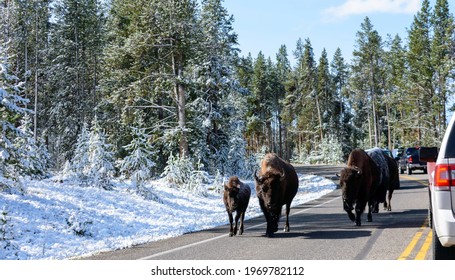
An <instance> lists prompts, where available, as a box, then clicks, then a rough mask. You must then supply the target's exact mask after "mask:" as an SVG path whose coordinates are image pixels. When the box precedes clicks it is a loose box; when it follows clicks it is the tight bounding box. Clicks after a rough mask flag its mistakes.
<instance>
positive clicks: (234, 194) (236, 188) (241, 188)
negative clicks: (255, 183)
mask: <svg viewBox="0 0 455 280" xmlns="http://www.w3.org/2000/svg"><path fill="white" fill-rule="evenodd" d="M250 196H251V189H250V187H249V186H248V185H245V184H244V183H242V182H241V181H240V180H239V178H237V176H232V177H230V178H229V181H228V182H227V184H225V185H224V195H223V202H224V205H225V206H226V211H227V213H228V216H229V223H230V225H231V228H230V230H229V236H234V235H237V231H238V223H239V219H240V231H239V235H242V233H243V220H244V219H245V212H246V208H247V207H248V202H249V201H250ZM234 212H236V214H235V227H234V226H233V221H234V219H233V217H232V213H234Z"/></svg>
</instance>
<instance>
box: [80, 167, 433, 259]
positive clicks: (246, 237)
mask: <svg viewBox="0 0 455 280" xmlns="http://www.w3.org/2000/svg"><path fill="white" fill-rule="evenodd" d="M341 167H342V166H330V165H324V166H296V169H297V170H298V172H299V173H305V174H316V175H320V176H324V177H327V178H330V179H332V180H334V181H335V183H337V184H338V181H337V179H336V177H335V176H334V175H335V173H337V172H339V171H340V169H341ZM426 178H427V175H423V174H413V175H400V181H401V188H400V189H399V190H396V191H395V192H394V195H393V199H392V211H391V212H387V211H384V210H382V207H381V210H380V212H379V213H378V214H373V222H370V223H368V222H366V214H364V215H363V216H362V226H361V227H357V226H355V225H354V224H353V223H352V222H351V221H350V220H349V218H348V216H347V214H346V213H345V212H344V211H343V209H342V202H341V198H340V195H341V191H340V189H337V190H335V191H333V192H331V193H329V194H327V195H325V196H323V197H322V198H320V199H317V200H315V201H311V202H309V203H305V204H302V205H299V206H297V207H294V208H292V209H291V216H290V228H291V231H290V232H288V233H285V232H283V231H282V230H281V229H282V228H283V226H284V223H283V218H282V220H281V222H280V224H279V227H280V231H279V232H277V233H276V234H275V237H274V238H266V237H265V236H264V235H265V227H266V226H265V223H264V221H265V220H264V218H263V217H258V218H253V219H249V220H246V221H245V232H244V234H243V235H242V236H235V237H228V232H229V229H228V227H227V226H222V227H217V228H214V229H211V230H205V231H200V232H195V233H191V234H185V235H183V236H179V237H175V238H170V239H166V240H162V241H158V242H152V243H147V244H143V245H139V246H135V247H132V248H127V249H123V250H117V251H112V252H105V253H100V254H97V255H94V256H91V257H89V258H85V259H99V260H101V259H103V260H137V259H145V260H151V259H159V260H167V259H173V260H186V259H191V260H230V259H232V260H241V259H251V260H258V259H269V260H270V259H282V260H285V259H292V260H300V259H304V260H397V259H432V252H431V238H432V236H431V231H430V229H429V228H428V226H427V213H428V212H427V211H428V210H427V209H428V194H427V189H426ZM226 222H227V215H226Z"/></svg>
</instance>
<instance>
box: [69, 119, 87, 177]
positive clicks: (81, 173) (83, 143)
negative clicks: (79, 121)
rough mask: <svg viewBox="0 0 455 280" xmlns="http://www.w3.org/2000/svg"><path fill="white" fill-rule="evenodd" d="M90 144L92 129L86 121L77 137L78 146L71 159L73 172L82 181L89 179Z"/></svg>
mask: <svg viewBox="0 0 455 280" xmlns="http://www.w3.org/2000/svg"><path fill="white" fill-rule="evenodd" d="M89 145H90V131H89V128H88V124H87V123H84V125H83V126H82V130H81V132H80V133H79V135H78V137H77V141H76V148H75V150H74V154H73V158H72V161H71V173H74V174H75V176H76V178H77V179H79V180H82V181H85V180H87V177H88V172H87V167H88V166H89V158H88V156H89V148H90V147H89Z"/></svg>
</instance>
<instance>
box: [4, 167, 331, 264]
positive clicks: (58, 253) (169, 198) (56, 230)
mask: <svg viewBox="0 0 455 280" xmlns="http://www.w3.org/2000/svg"><path fill="white" fill-rule="evenodd" d="M299 180H300V184H299V185H300V188H299V192H298V193H297V195H296V197H295V199H294V201H293V205H298V204H301V203H304V202H307V201H310V200H314V199H316V198H318V197H321V196H322V195H324V194H326V193H329V192H331V191H332V190H334V189H335V188H336V185H335V184H334V183H333V182H332V181H330V180H328V179H325V178H322V177H318V176H314V175H302V174H299ZM23 183H24V186H25V191H24V192H23V193H22V194H19V193H16V194H7V193H1V192H0V211H1V212H0V248H3V247H5V246H6V248H5V249H2V250H0V260H1V259H3V260H7V259H21V260H24V259H34V260H36V259H69V258H72V257H76V256H83V255H90V254H93V253H97V252H101V251H108V250H114V249H120V248H125V247H128V246H132V245H135V244H140V243H144V242H150V241H155V240H159V239H164V238H169V237H173V236H178V235H182V234H184V233H187V232H193V231H199V230H203V229H208V228H213V227H215V226H219V225H223V224H227V223H228V217H227V214H226V212H225V208H224V204H223V202H222V194H221V193H219V192H216V191H213V190H212V191H208V194H207V196H202V195H196V194H193V193H189V192H187V191H181V190H179V189H175V188H170V187H167V186H166V183H165V181H163V180H157V181H152V182H151V186H152V187H153V192H154V193H155V194H156V195H157V196H158V197H159V199H160V200H161V201H160V202H156V201H153V200H145V199H144V198H143V197H142V196H139V195H137V194H135V193H134V192H132V191H131V187H130V186H129V185H128V184H127V183H120V182H117V183H116V184H115V187H114V189H113V190H110V191H106V190H103V189H100V188H96V187H90V186H80V185H77V184H75V183H71V182H64V183H59V182H56V181H55V180H53V179H47V180H41V181H24V182H23ZM245 183H247V184H249V185H250V187H251V188H252V190H253V192H252V198H251V200H250V204H249V207H248V210H247V213H246V219H250V218H253V217H256V216H259V215H262V213H261V210H260V208H259V203H258V200H257V198H256V194H255V192H254V182H251V181H247V182H245ZM205 187H207V188H208V189H213V186H210V185H207V186H205Z"/></svg>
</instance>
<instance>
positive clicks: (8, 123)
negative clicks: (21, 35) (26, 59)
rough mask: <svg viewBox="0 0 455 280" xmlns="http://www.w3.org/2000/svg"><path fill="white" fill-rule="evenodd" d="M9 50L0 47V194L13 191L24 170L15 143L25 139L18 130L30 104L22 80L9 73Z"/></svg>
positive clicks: (2, 45)
mask: <svg viewBox="0 0 455 280" xmlns="http://www.w3.org/2000/svg"><path fill="white" fill-rule="evenodd" d="M8 59H9V56H8V46H7V45H6V44H3V43H2V44H0V114H1V117H0V128H1V133H0V191H3V190H11V189H12V188H13V187H14V186H15V185H16V183H15V181H16V180H17V178H18V177H19V176H18V174H19V171H20V170H21V169H22V168H23V166H22V164H21V162H20V152H19V151H18V147H17V146H16V145H14V143H15V142H16V141H17V140H18V139H20V138H21V137H23V136H24V135H23V133H22V131H21V130H20V129H18V128H17V127H16V126H15V122H16V121H18V120H20V119H21V118H22V117H23V116H24V115H25V114H27V113H30V111H29V110H27V109H26V108H25V106H26V104H27V103H28V102H29V100H27V99H25V98H22V97H21V96H20V95H21V91H22V83H21V82H20V81H19V78H18V77H16V76H14V75H11V74H10V73H9V69H10V64H9V61H8Z"/></svg>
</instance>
